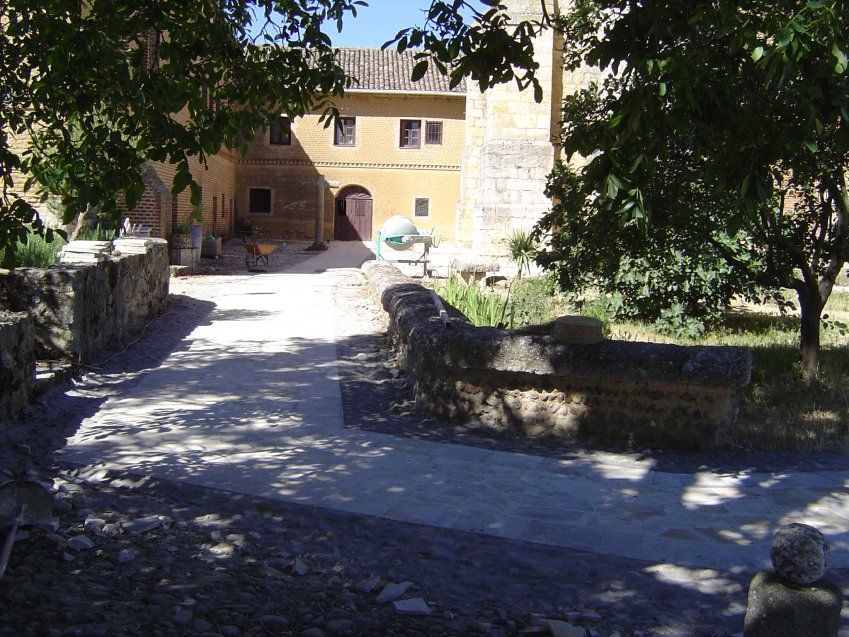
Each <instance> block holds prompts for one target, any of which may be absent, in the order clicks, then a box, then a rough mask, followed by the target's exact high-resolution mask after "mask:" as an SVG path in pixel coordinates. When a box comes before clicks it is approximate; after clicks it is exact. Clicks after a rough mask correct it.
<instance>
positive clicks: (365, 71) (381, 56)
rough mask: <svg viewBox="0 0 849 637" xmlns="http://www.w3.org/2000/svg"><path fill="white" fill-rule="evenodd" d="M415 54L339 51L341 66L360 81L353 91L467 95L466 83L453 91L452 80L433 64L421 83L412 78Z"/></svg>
mask: <svg viewBox="0 0 849 637" xmlns="http://www.w3.org/2000/svg"><path fill="white" fill-rule="evenodd" d="M415 54H416V52H415V51H404V52H403V53H398V52H397V51H396V50H394V49H386V50H381V49H348V48H344V49H337V55H338V57H339V63H340V64H341V66H342V68H343V69H344V70H345V72H346V73H347V74H348V75H350V76H351V77H355V78H357V80H359V84H355V85H354V86H353V87H352V88H351V89H350V90H354V91H356V90H368V91H387V92H394V91H397V92H399V93H415V92H427V93H447V94H465V92H466V82H465V80H464V81H463V82H461V83H460V85H459V86H455V87H454V88H453V89H452V88H451V87H450V86H449V80H448V78H447V77H446V76H444V75H442V74H441V73H440V72H439V71H438V70H437V69H436V68H435V67H434V65H433V64H431V65H430V66H429V67H428V70H427V73H425V75H424V77H423V78H422V79H420V80H419V81H418V82H415V83H414V82H412V81H411V80H410V77H411V76H412V73H413V67H414V66H415V65H416V62H418V60H416V58H415Z"/></svg>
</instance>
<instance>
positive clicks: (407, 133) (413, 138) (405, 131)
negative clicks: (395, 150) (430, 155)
mask: <svg viewBox="0 0 849 637" xmlns="http://www.w3.org/2000/svg"><path fill="white" fill-rule="evenodd" d="M421 145H422V122H421V120H418V119H402V120H401V148H420V147H421Z"/></svg>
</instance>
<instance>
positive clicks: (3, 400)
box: [0, 311, 35, 422]
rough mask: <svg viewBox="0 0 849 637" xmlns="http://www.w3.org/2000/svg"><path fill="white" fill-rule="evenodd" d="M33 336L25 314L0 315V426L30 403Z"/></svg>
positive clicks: (28, 318) (33, 333)
mask: <svg viewBox="0 0 849 637" xmlns="http://www.w3.org/2000/svg"><path fill="white" fill-rule="evenodd" d="M34 344H35V332H34V330H33V324H32V319H31V318H30V317H29V315H28V314H26V313H25V312H3V311H0V422H3V421H6V420H8V419H10V418H12V417H13V416H15V415H16V414H17V413H18V412H19V411H20V410H21V408H22V407H24V406H25V405H26V404H27V401H28V400H29V392H30V389H31V388H32V385H33V382H34V381H35V352H34Z"/></svg>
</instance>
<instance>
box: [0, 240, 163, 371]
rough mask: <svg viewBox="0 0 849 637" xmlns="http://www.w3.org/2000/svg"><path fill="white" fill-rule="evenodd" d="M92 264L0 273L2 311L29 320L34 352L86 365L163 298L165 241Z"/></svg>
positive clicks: (130, 332) (124, 337)
mask: <svg viewBox="0 0 849 637" xmlns="http://www.w3.org/2000/svg"><path fill="white" fill-rule="evenodd" d="M151 241H152V244H153V245H151V246H150V247H149V248H148V251H147V252H146V253H145V254H130V255H125V256H120V257H112V258H110V259H109V260H107V261H103V262H101V263H97V264H85V265H59V266H54V267H50V268H46V269H37V268H19V269H16V270H12V271H9V272H5V273H3V274H2V275H0V284H2V285H0V289H3V291H4V292H5V294H4V298H3V299H0V303H3V305H5V306H6V308H5V309H8V310H11V311H14V312H26V313H27V314H28V315H29V316H30V317H31V318H32V321H33V324H34V331H35V356H36V358H37V359H40V360H56V359H66V358H70V359H72V360H73V361H74V362H77V363H89V362H92V361H94V360H96V357H97V355H98V354H99V353H100V352H102V351H103V350H105V349H108V348H110V347H113V346H115V345H117V344H119V343H122V342H126V341H128V340H129V339H130V338H132V337H134V336H135V335H137V334H138V333H139V332H140V331H141V330H142V328H143V327H144V325H145V324H146V323H147V322H148V321H149V320H150V319H151V318H153V317H155V316H158V315H160V314H162V312H163V311H164V310H165V307H166V304H167V301H168V284H169V278H170V270H169V268H168V244H167V243H166V242H165V240H163V239H152V240H151Z"/></svg>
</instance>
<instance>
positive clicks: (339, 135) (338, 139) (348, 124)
mask: <svg viewBox="0 0 849 637" xmlns="http://www.w3.org/2000/svg"><path fill="white" fill-rule="evenodd" d="M335 130H336V132H335V134H334V136H333V144H334V145H335V146H353V145H354V144H356V142H357V118H356V117H342V118H340V119H339V122H338V123H337V124H336V129H335Z"/></svg>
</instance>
